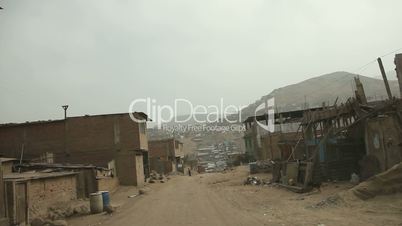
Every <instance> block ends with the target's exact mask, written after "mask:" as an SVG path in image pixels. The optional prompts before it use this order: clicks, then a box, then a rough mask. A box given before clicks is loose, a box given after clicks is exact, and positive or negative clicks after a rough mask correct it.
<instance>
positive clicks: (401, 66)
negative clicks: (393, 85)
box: [394, 53, 402, 98]
mask: <svg viewBox="0 0 402 226" xmlns="http://www.w3.org/2000/svg"><path fill="white" fill-rule="evenodd" d="M394 63H395V66H396V68H395V71H396V77H398V83H399V92H400V93H399V97H401V98H402V53H398V54H396V55H395V60H394Z"/></svg>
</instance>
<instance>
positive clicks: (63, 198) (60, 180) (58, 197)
mask: <svg viewBox="0 0 402 226" xmlns="http://www.w3.org/2000/svg"><path fill="white" fill-rule="evenodd" d="M28 197H29V201H28V209H29V215H30V216H40V215H43V214H46V212H47V209H48V208H49V207H51V206H53V205H55V204H57V203H60V202H68V201H70V200H74V199H76V198H77V184H76V176H75V175H69V176H62V177H54V178H43V179H36V180H31V181H30V183H29V185H28Z"/></svg>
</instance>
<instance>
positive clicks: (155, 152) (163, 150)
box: [148, 140, 172, 160]
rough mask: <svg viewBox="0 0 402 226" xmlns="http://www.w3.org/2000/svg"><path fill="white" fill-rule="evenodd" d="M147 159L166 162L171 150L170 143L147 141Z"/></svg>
mask: <svg viewBox="0 0 402 226" xmlns="http://www.w3.org/2000/svg"><path fill="white" fill-rule="evenodd" d="M148 146H149V158H155V157H156V158H160V159H161V160H167V159H168V157H169V156H170V154H169V152H170V149H171V148H172V142H171V140H169V141H166V140H164V141H149V144H148Z"/></svg>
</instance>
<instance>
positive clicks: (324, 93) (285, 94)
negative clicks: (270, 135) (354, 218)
mask: <svg viewBox="0 0 402 226" xmlns="http://www.w3.org/2000/svg"><path fill="white" fill-rule="evenodd" d="M357 76H359V78H360V81H361V82H362V84H363V86H364V90H365V93H366V96H367V98H368V100H369V101H370V100H381V99H385V98H386V97H387V93H386V90H385V87H384V82H383V80H382V79H377V78H371V77H366V76H362V75H357V74H352V73H349V72H343V71H340V72H334V73H330V74H325V75H321V76H318V77H314V78H311V79H307V80H305V81H302V82H299V83H296V84H293V85H288V86H285V87H282V88H278V89H275V90H273V91H272V92H271V93H269V94H268V95H265V96H262V97H261V98H260V99H259V100H257V101H255V102H254V103H252V104H250V105H249V106H247V107H246V108H244V109H243V110H242V118H243V119H245V118H246V117H248V116H251V115H254V111H255V109H256V107H258V106H259V105H260V104H262V103H264V102H265V100H267V99H269V98H271V97H275V108H276V110H278V111H290V110H298V109H303V108H304V107H305V106H308V107H315V106H321V105H322V103H323V102H325V103H326V104H330V105H332V104H333V103H334V102H335V100H336V98H337V97H338V103H342V102H345V101H346V100H347V99H348V98H349V97H352V96H353V94H354V93H353V92H354V91H353V90H354V87H355V84H354V77H357ZM388 77H389V78H390V79H392V80H389V84H390V87H391V92H392V94H393V95H394V96H399V86H398V82H397V81H396V80H393V79H395V78H394V77H392V76H390V75H388Z"/></svg>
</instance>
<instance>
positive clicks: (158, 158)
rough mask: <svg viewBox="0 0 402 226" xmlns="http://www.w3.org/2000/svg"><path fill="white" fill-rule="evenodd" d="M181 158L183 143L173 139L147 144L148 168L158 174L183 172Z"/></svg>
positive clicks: (182, 155)
mask: <svg viewBox="0 0 402 226" xmlns="http://www.w3.org/2000/svg"><path fill="white" fill-rule="evenodd" d="M183 157H184V153H183V143H182V142H180V141H178V140H176V139H174V138H171V139H164V140H153V141H150V142H149V158H150V166H151V169H152V170H155V171H156V172H158V173H163V174H166V173H170V172H176V171H183Z"/></svg>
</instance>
